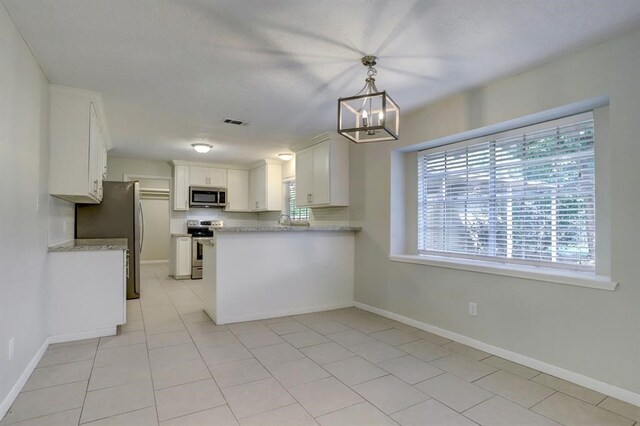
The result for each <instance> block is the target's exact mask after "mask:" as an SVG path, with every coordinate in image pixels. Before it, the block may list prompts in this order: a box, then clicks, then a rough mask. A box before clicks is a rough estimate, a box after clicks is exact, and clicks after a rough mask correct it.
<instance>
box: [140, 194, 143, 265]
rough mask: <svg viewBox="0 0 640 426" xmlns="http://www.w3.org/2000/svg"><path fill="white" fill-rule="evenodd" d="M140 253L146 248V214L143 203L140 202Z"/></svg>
mask: <svg viewBox="0 0 640 426" xmlns="http://www.w3.org/2000/svg"><path fill="white" fill-rule="evenodd" d="M140 234H141V235H140V253H142V247H144V212H143V211H142V201H140Z"/></svg>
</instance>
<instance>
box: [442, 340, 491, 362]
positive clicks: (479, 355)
mask: <svg viewBox="0 0 640 426" xmlns="http://www.w3.org/2000/svg"><path fill="white" fill-rule="evenodd" d="M442 347H444V348H447V349H449V350H451V351H454V352H458V353H461V354H462V355H464V356H466V357H468V358H471V359H475V360H476V361H480V360H482V359H485V358H489V357H490V356H491V354H490V353H487V352H485V351H481V350H479V349H476V348H472V347H471V346H467V345H463V344H462V343H458V342H451V343H446V344H444V345H442Z"/></svg>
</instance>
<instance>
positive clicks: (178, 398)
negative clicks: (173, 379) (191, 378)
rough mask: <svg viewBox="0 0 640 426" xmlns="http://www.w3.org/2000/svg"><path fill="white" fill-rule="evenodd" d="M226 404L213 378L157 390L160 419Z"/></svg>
mask: <svg viewBox="0 0 640 426" xmlns="http://www.w3.org/2000/svg"><path fill="white" fill-rule="evenodd" d="M224 404H225V400H224V398H223V397H222V394H221V393H220V390H219V389H218V386H216V384H215V382H214V381H213V379H208V380H201V381H199V382H193V383H187V384H184V385H179V386H173V387H170V388H166V389H161V390H158V391H156V405H157V408H158V418H159V420H160V421H163V420H168V419H173V418H175V417H180V416H185V415H187V414H193V413H196V412H198V411H203V410H208V409H210V408H214V407H218V406H221V405H224Z"/></svg>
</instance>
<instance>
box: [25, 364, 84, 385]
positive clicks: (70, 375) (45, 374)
mask: <svg viewBox="0 0 640 426" xmlns="http://www.w3.org/2000/svg"><path fill="white" fill-rule="evenodd" d="M92 367H93V360H92V359H88V360H85V361H76V362H70V363H67V364H58V365H52V366H50V367H42V368H36V369H35V370H33V373H32V374H31V377H29V380H27V383H25V385H24V387H23V388H22V392H27V391H30V390H35V389H41V388H47V387H49V386H57V385H64V384H66V383H73V382H78V381H81V380H84V381H86V380H89V375H91V368H92Z"/></svg>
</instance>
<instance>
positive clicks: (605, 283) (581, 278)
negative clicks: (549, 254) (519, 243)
mask: <svg viewBox="0 0 640 426" xmlns="http://www.w3.org/2000/svg"><path fill="white" fill-rule="evenodd" d="M389 260H392V261H394V262H403V263H415V264H419V265H429V266H439V267H442V268H451V269H461V270H464V271H473V272H480V273H483V274H494V275H504V276H507V277H516V278H526V279H531V280H537V281H546V282H550V283H557V284H567V285H575V286H579V287H588V288H595V289H598V290H608V291H614V290H615V289H616V287H617V286H618V283H617V282H614V281H611V277H608V276H604V275H595V274H589V273H585V272H575V271H565V270H560V269H550V268H541V267H535V266H525V265H513V264H504V263H497V262H485V261H479V260H470V259H453V258H449V257H441V256H418V255H408V254H401V255H391V256H389Z"/></svg>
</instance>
